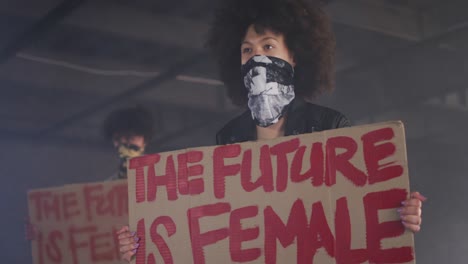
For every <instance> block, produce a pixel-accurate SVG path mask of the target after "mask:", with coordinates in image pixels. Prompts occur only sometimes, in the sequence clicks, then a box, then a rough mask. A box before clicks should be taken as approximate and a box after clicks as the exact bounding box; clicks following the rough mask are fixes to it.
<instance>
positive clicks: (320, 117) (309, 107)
mask: <svg viewBox="0 0 468 264" xmlns="http://www.w3.org/2000/svg"><path fill="white" fill-rule="evenodd" d="M305 108H306V113H307V117H308V118H310V119H312V120H311V121H312V122H314V123H316V124H317V125H318V126H319V130H328V129H335V128H342V127H349V126H351V122H350V121H349V119H348V118H347V117H346V116H345V115H344V114H342V113H341V112H339V111H337V110H335V109H332V108H330V107H326V106H322V105H318V104H313V103H309V102H306V103H305Z"/></svg>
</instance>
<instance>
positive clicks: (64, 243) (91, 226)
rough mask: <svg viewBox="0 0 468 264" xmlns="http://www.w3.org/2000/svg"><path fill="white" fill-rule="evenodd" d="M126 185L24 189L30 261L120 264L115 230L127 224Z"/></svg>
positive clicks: (98, 184) (81, 185) (43, 262)
mask: <svg viewBox="0 0 468 264" xmlns="http://www.w3.org/2000/svg"><path fill="white" fill-rule="evenodd" d="M127 189H128V187H127V181H126V180H119V181H108V182H100V183H89V184H73V185H66V186H62V187H56V188H48V189H40V190H32V191H29V192H28V202H29V217H30V222H31V224H32V225H33V226H34V227H35V229H36V230H37V232H36V233H37V234H36V237H35V239H34V240H33V241H32V244H31V246H32V256H33V263H34V264H52V263H54V264H55V263H61V264H89V263H92V264H110V263H125V262H123V261H121V260H120V252H119V247H118V241H117V239H116V235H115V233H116V232H117V230H119V229H120V228H121V227H122V226H123V225H127V224H128V192H127Z"/></svg>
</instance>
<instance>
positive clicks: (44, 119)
mask: <svg viewBox="0 0 468 264" xmlns="http://www.w3.org/2000/svg"><path fill="white" fill-rule="evenodd" d="M217 1H219V0H197V1H193V0H178V1H154V0H153V1H151V0H114V1H111V0H99V1H78V0H66V1H59V0H41V1H35V0H2V1H1V3H0V146H1V152H0V175H1V177H2V178H1V180H2V185H1V192H0V193H1V202H0V211H1V212H3V217H2V218H1V220H0V223H1V224H0V226H2V227H3V228H2V229H3V230H2V232H1V233H2V235H1V237H2V239H1V242H0V248H1V249H2V251H3V252H2V258H1V259H2V262H3V263H31V253H30V245H29V242H28V241H26V240H25V238H24V218H25V216H26V215H27V199H26V191H27V190H29V189H35V188H45V187H52V186H59V185H62V184H66V183H81V182H89V181H102V180H105V179H107V178H109V176H110V175H112V174H113V173H114V172H115V171H116V169H117V156H116V154H115V151H114V149H113V147H112V145H111V144H110V143H109V142H107V141H106V140H104V139H103V137H102V135H101V134H100V131H101V130H100V129H101V124H102V121H103V119H104V117H105V116H106V114H108V113H109V112H110V111H112V110H114V109H117V108H119V107H123V106H132V105H136V104H140V105H144V106H146V107H148V108H149V109H150V110H151V111H152V112H153V114H154V118H155V122H156V133H155V138H154V140H153V141H152V142H151V144H150V149H149V151H148V152H161V151H168V150H175V149H181V148H185V147H195V146H207V145H214V144H215V140H214V135H215V133H216V131H217V130H218V129H219V128H221V127H222V125H223V124H224V123H226V122H227V121H228V120H230V119H231V118H232V117H233V116H235V115H236V114H238V113H239V112H240V111H241V109H238V108H236V107H235V106H233V105H232V104H231V103H230V102H229V100H228V98H227V97H226V95H225V90H224V89H223V88H224V87H223V84H222V83H221V82H220V81H219V77H218V72H217V68H216V66H215V64H214V61H213V59H212V58H211V57H210V56H209V54H208V52H207V51H206V49H205V48H204V39H205V38H206V33H207V30H208V28H209V23H210V20H211V17H212V13H213V9H214V5H215V4H216V2H217ZM266 8H267V7H266ZM327 10H328V12H329V13H330V15H331V16H332V20H333V26H334V31H335V33H336V38H337V87H336V90H335V92H334V93H333V94H331V95H326V96H323V97H322V98H320V99H319V100H318V102H319V103H320V104H323V105H326V106H330V107H332V108H335V109H337V110H339V111H341V112H343V113H345V114H346V115H347V116H348V117H349V118H350V119H351V120H352V121H353V123H354V124H355V125H359V124H366V123H373V122H379V121H386V120H402V121H403V122H404V123H405V127H406V133H407V135H406V136H407V148H408V160H409V169H410V180H411V188H412V190H419V191H420V192H422V193H423V194H424V195H425V196H427V197H428V198H429V199H428V201H427V202H426V203H425V204H424V210H423V230H422V231H421V232H420V233H419V234H417V235H416V236H415V239H416V258H417V261H418V263H427V264H429V263H434V264H439V263H465V261H466V260H465V259H466V256H467V254H468V253H467V252H468V238H467V234H468V221H467V220H468V210H467V206H466V205H467V203H468V199H467V197H468V195H467V191H466V189H467V186H468V177H467V176H468V175H467V167H468V153H467V151H466V150H467V148H468V141H467V140H466V135H467V134H468V124H467V123H468V122H467V121H468V104H467V98H468V93H467V92H468V90H467V89H468V1H466V0H446V1H440V0H439V1H437V0H335V1H327Z"/></svg>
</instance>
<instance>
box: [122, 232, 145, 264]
mask: <svg viewBox="0 0 468 264" xmlns="http://www.w3.org/2000/svg"><path fill="white" fill-rule="evenodd" d="M117 235H118V239H119V246H120V253H121V255H122V259H123V260H126V261H128V262H130V260H131V259H132V257H133V255H135V254H136V251H137V249H138V246H139V244H138V241H139V240H140V238H138V237H136V236H135V235H136V233H135V232H130V230H129V228H128V226H124V227H122V228H121V229H120V230H119V231H117Z"/></svg>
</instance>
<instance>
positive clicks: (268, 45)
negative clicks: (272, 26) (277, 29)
mask: <svg viewBox="0 0 468 264" xmlns="http://www.w3.org/2000/svg"><path fill="white" fill-rule="evenodd" d="M255 55H265V56H272V57H276V58H280V59H282V60H285V61H287V62H289V63H290V64H291V65H292V66H293V67H294V66H295V65H296V64H295V62H294V58H293V55H292V54H291V52H290V51H289V50H288V48H287V47H286V43H285V42H284V36H283V34H276V33H274V32H272V31H271V30H269V29H266V30H265V31H264V32H263V34H258V33H257V32H256V31H255V28H254V26H253V25H251V26H250V27H249V28H248V29H247V33H246V34H245V37H244V40H243V41H242V44H241V63H242V64H245V63H246V62H247V61H248V60H249V59H250V58H252V57H253V56H255Z"/></svg>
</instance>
